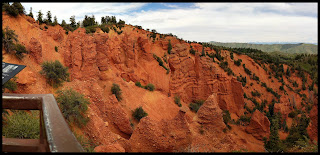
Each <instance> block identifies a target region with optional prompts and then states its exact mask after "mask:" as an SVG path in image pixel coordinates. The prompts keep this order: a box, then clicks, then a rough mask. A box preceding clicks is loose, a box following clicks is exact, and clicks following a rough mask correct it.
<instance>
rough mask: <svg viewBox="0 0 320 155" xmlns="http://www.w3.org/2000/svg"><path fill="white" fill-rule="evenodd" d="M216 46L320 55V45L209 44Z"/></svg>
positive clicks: (212, 42)
mask: <svg viewBox="0 0 320 155" xmlns="http://www.w3.org/2000/svg"><path fill="white" fill-rule="evenodd" d="M209 43H211V44H213V45H216V46H224V47H231V48H253V49H259V50H261V51H265V52H274V51H280V52H285V53H307V54H318V45H314V44H305V43H300V44H249V43H221V42H214V41H211V42H209Z"/></svg>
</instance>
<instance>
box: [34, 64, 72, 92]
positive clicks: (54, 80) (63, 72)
mask: <svg viewBox="0 0 320 155" xmlns="http://www.w3.org/2000/svg"><path fill="white" fill-rule="evenodd" d="M41 67H42V70H41V71H40V74H42V75H44V76H45V77H46V79H47V82H48V83H49V84H50V85H51V86H53V87H59V86H61V85H62V83H63V82H64V81H68V80H69V73H68V68H67V67H64V66H63V65H62V64H61V63H60V61H58V60H56V61H54V62H52V61H45V62H43V63H42V64H41Z"/></svg>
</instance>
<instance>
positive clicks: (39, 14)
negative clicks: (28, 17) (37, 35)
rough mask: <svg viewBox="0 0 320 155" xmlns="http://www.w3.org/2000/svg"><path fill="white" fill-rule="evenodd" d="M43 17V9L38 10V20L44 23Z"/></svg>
mask: <svg viewBox="0 0 320 155" xmlns="http://www.w3.org/2000/svg"><path fill="white" fill-rule="evenodd" d="M42 17H43V14H42V12H41V10H39V12H38V18H37V21H38V22H39V24H42V23H43V19H42Z"/></svg>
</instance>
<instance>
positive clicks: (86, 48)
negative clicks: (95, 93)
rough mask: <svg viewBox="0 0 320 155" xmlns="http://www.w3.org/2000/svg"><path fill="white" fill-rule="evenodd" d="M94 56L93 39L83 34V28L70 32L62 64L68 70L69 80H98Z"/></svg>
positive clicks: (94, 46) (95, 53)
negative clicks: (63, 63)
mask: <svg viewBox="0 0 320 155" xmlns="http://www.w3.org/2000/svg"><path fill="white" fill-rule="evenodd" d="M96 55H97V52H96V45H95V43H94V39H93V37H92V36H90V35H87V34H86V33H85V29H84V28H78V29H77V30H75V31H73V32H70V34H69V35H68V38H67V41H66V46H65V51H64V62H65V64H66V66H67V67H68V68H69V71H70V73H71V79H81V80H85V79H98V75H99V69H98V67H97V64H96V62H97V59H96Z"/></svg>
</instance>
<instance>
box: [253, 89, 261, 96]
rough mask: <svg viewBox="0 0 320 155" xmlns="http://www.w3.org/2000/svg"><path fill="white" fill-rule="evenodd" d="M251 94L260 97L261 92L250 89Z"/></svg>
mask: <svg viewBox="0 0 320 155" xmlns="http://www.w3.org/2000/svg"><path fill="white" fill-rule="evenodd" d="M251 94H252V96H258V97H260V96H261V94H260V93H259V92H258V91H257V90H256V91H251Z"/></svg>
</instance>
